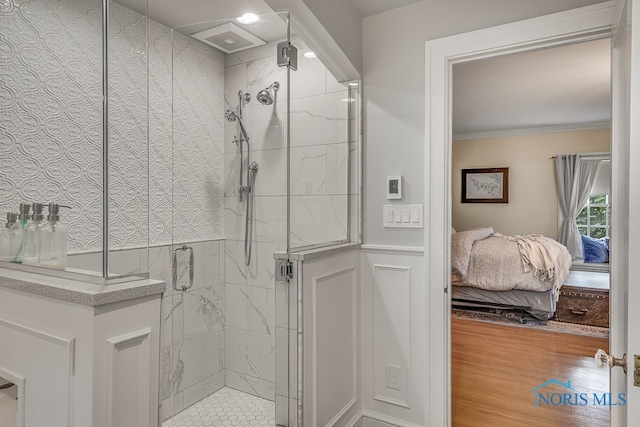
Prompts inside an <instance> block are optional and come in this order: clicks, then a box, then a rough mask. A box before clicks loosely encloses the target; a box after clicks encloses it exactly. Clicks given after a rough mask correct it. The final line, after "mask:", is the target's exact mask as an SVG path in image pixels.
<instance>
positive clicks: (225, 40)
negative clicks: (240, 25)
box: [224, 39, 236, 44]
mask: <svg viewBox="0 0 640 427" xmlns="http://www.w3.org/2000/svg"><path fill="white" fill-rule="evenodd" d="M224 42H225V43H226V44H234V43H235V42H236V41H235V40H234V39H224Z"/></svg>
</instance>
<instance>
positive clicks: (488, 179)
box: [462, 168, 509, 203]
mask: <svg viewBox="0 0 640 427" xmlns="http://www.w3.org/2000/svg"><path fill="white" fill-rule="evenodd" d="M462 203H509V168H483V169H462Z"/></svg>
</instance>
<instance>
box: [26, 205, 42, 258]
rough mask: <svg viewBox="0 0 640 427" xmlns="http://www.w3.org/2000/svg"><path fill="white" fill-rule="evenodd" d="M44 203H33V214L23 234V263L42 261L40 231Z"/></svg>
mask: <svg viewBox="0 0 640 427" xmlns="http://www.w3.org/2000/svg"><path fill="white" fill-rule="evenodd" d="M43 209H44V205H43V204H42V203H34V204H33V215H32V216H31V221H29V222H28V223H27V225H26V226H25V227H24V230H23V236H22V240H23V243H22V264H24V265H38V264H39V263H40V234H41V233H40V232H41V230H42V227H43V225H44V224H43V223H42V221H43V220H44V215H43V214H42V210H43Z"/></svg>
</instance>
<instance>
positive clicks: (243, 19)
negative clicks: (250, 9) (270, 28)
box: [236, 13, 260, 24]
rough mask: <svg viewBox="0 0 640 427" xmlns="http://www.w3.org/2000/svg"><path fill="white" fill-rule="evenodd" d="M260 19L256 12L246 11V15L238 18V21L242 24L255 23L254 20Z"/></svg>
mask: <svg viewBox="0 0 640 427" xmlns="http://www.w3.org/2000/svg"><path fill="white" fill-rule="evenodd" d="M259 20H260V17H259V16H258V15H256V14H255V13H245V14H244V15H242V16H239V17H237V18H236V21H238V22H239V23H241V24H253V23H254V22H258V21H259Z"/></svg>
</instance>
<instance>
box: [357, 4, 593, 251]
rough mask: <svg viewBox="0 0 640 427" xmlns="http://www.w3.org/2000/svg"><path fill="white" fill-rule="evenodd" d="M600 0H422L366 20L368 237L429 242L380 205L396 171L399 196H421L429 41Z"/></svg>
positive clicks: (408, 198)
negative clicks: (386, 221) (393, 224)
mask: <svg viewBox="0 0 640 427" xmlns="http://www.w3.org/2000/svg"><path fill="white" fill-rule="evenodd" d="M595 3H599V1H594V0H563V1H553V0H546V1H537V2H530V1H523V0H520V1H516V2H514V1H510V0H485V1H476V2H469V1H464V0H454V1H446V2H445V1H442V2H440V1H439V2H431V1H423V2H420V3H416V4H413V5H409V6H406V7H403V8H399V9H396V10H392V11H389V12H386V13H381V14H378V15H374V16H371V17H369V18H366V19H365V20H364V23H363V71H364V74H363V84H364V88H363V96H364V109H365V111H364V115H365V128H364V137H365V147H366V148H365V177H364V179H365V182H366V186H365V194H364V199H365V207H364V211H365V218H364V221H365V228H364V232H365V233H364V240H365V243H369V244H387V245H407V246H422V245H423V244H424V242H423V239H424V237H423V236H424V233H423V232H422V231H421V230H402V229H400V230H399V229H384V228H383V227H382V205H383V204H385V203H386V202H387V201H386V199H385V196H386V193H385V179H386V176H387V175H392V174H402V175H403V177H404V178H405V181H404V188H403V190H404V193H405V196H404V198H403V200H402V203H423V202H424V200H423V199H424V185H423V183H424V172H425V165H424V164H423V163H424V149H425V147H424V127H425V109H424V100H425V93H424V88H425V85H424V79H425V67H424V61H425V59H424V50H425V41H427V40H432V39H436V38H440V37H444V36H448V35H453V34H458V33H462V32H467V31H471V30H477V29H480V28H486V27H490V26H494V25H498V24H504V23H508V22H513V21H518V20H522V19H526V18H531V17H535V16H540V15H544V14H549V13H553V12H558V11H562V10H568V9H572V8H576V7H580V6H586V5H589V4H595ZM381 29H384V30H381Z"/></svg>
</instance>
